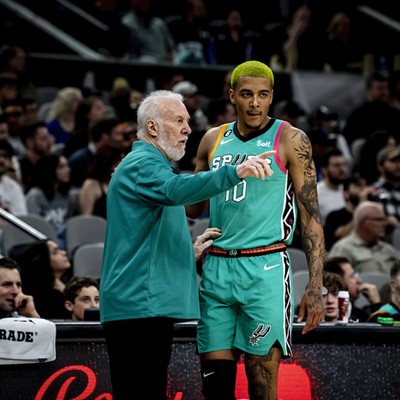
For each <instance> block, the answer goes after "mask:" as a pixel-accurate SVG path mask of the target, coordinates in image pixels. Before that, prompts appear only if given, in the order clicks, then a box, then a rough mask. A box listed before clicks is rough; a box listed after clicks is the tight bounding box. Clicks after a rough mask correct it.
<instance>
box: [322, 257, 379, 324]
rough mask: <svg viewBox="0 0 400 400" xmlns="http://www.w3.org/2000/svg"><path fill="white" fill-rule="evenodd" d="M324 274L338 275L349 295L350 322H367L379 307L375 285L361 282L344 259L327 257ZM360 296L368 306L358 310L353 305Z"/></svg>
mask: <svg viewBox="0 0 400 400" xmlns="http://www.w3.org/2000/svg"><path fill="white" fill-rule="evenodd" d="M324 272H331V273H334V274H338V275H339V276H340V277H341V278H342V279H343V282H344V284H345V285H346V287H347V290H348V292H349V295H350V303H351V305H352V307H351V315H350V321H352V322H367V320H368V317H369V315H370V314H371V313H372V312H374V311H375V310H377V309H378V308H379V307H380V306H381V299H380V296H379V293H378V289H377V287H376V286H375V285H373V284H371V283H367V282H363V281H362V279H361V278H360V276H359V274H358V273H357V272H356V271H355V270H354V267H353V265H352V264H351V263H350V262H349V260H348V259H347V258H346V257H329V258H327V259H326V260H325V262H324ZM360 295H363V296H365V297H366V298H367V299H368V301H369V303H370V304H369V305H367V306H364V307H363V308H358V307H356V306H355V305H354V303H355V301H356V300H357V299H358V298H359V296H360Z"/></svg>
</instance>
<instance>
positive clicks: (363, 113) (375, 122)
mask: <svg viewBox="0 0 400 400" xmlns="http://www.w3.org/2000/svg"><path fill="white" fill-rule="evenodd" d="M399 118H400V110H399V109H397V108H395V107H392V106H391V105H390V89H389V77H388V75H386V74H382V73H379V72H376V73H374V74H372V75H370V76H369V77H368V78H367V81H366V90H365V97H364V102H363V103H362V104H361V105H358V106H356V107H354V108H353V109H352V110H350V113H349V115H348V116H347V118H346V123H345V125H344V127H343V130H342V134H343V136H344V137H345V138H346V140H347V143H348V145H349V146H350V147H351V145H352V143H353V142H354V141H355V140H356V139H359V138H367V137H368V136H369V135H371V134H372V133H374V132H376V131H377V130H386V131H388V132H389V133H390V134H392V135H393V136H394V137H395V138H396V141H397V142H400V140H399V126H398V121H399Z"/></svg>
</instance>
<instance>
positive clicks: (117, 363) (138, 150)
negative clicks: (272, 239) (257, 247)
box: [100, 90, 275, 400]
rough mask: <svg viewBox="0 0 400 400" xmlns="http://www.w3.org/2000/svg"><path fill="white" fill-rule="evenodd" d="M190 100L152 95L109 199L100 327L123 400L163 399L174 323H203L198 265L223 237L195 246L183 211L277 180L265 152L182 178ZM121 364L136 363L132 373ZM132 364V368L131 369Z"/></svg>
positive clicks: (208, 236) (205, 238)
mask: <svg viewBox="0 0 400 400" xmlns="http://www.w3.org/2000/svg"><path fill="white" fill-rule="evenodd" d="M189 119H190V116H189V113H188V111H187V109H186V107H185V105H184V103H183V96H182V95H181V94H179V93H174V92H170V91H165V90H164V91H156V92H152V93H151V94H150V95H149V96H148V97H147V98H146V99H145V100H143V102H142V103H141V104H140V106H139V108H138V132H137V137H138V139H139V140H138V141H136V142H135V143H133V145H132V150H131V152H129V153H128V155H127V156H126V157H125V158H124V159H123V160H122V161H121V163H120V164H119V165H118V167H117V168H116V170H115V172H114V173H113V176H112V178H111V181H110V185H109V188H108V191H107V231H106V237H105V245H104V257H103V265H102V270H101V277H100V282H101V285H100V304H101V308H100V320H101V322H102V324H103V326H104V333H105V338H106V343H107V348H108V355H109V359H110V372H111V382H112V386H113V395H114V398H115V399H116V400H121V399H127V400H128V399H129V400H130V399H132V393H131V391H132V388H135V390H139V389H138V388H140V389H141V393H143V398H146V399H152V400H161V399H163V400H165V399H166V388H167V377H168V375H167V372H168V364H169V360H170V357H171V347H172V337H173V333H174V323H175V322H176V321H181V320H193V319H199V317H200V311H199V299H198V291H197V275H196V265H195V258H196V259H198V258H199V257H200V255H201V253H202V251H200V252H199V251H198V249H197V248H199V246H200V247H201V248H202V250H205V249H206V248H208V247H209V246H211V244H212V243H213V241H212V239H213V238H215V237H217V236H220V235H221V233H220V231H219V229H208V230H206V232H205V234H204V235H200V239H197V240H196V241H195V243H194V250H193V243H192V238H191V235H190V231H189V227H188V223H187V219H186V214H185V208H184V205H185V204H192V203H196V202H199V201H203V200H205V199H208V198H209V197H212V196H214V195H216V194H218V193H221V192H225V191H226V190H228V189H230V188H232V187H234V186H235V185H237V184H239V183H240V182H241V180H242V178H245V177H247V176H248V177H252V179H255V178H261V179H265V178H266V177H269V176H271V175H272V170H271V168H270V166H269V162H268V160H266V158H267V157H268V156H270V155H272V154H274V153H275V151H267V152H265V153H263V154H260V155H259V156H255V157H253V158H250V159H249V160H248V161H246V162H243V163H242V164H237V165H236V164H234V165H232V164H230V163H228V164H227V165H225V166H224V167H223V168H221V169H219V170H218V171H210V172H207V173H203V174H196V175H194V174H176V173H175V172H174V169H173V165H172V163H173V162H176V161H178V160H180V159H181V158H182V157H183V155H184V154H185V146H186V142H187V139H188V136H189V135H190V133H191V128H190V126H189ZM123 360H127V361H128V364H129V365H128V366H127V365H126V363H125V362H122V361H123ZM132 360H134V361H133V362H129V361H132Z"/></svg>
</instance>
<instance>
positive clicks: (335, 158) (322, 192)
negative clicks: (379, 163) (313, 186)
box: [317, 149, 349, 224]
mask: <svg viewBox="0 0 400 400" xmlns="http://www.w3.org/2000/svg"><path fill="white" fill-rule="evenodd" d="M320 166H321V175H322V180H320V181H319V182H318V183H317V192H318V204H319V209H320V213H321V219H322V224H325V220H326V217H327V216H328V214H329V213H330V212H332V211H334V210H339V209H340V208H343V207H344V206H345V203H344V196H343V182H344V181H345V179H347V178H348V177H349V168H348V164H347V162H346V159H345V158H344V156H343V153H342V152H341V151H340V150H338V149H333V150H330V151H327V152H326V153H324V154H323V155H322V156H321V158H320Z"/></svg>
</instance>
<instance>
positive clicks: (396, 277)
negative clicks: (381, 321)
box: [368, 261, 400, 322]
mask: <svg viewBox="0 0 400 400" xmlns="http://www.w3.org/2000/svg"><path fill="white" fill-rule="evenodd" d="M389 287H390V301H389V302H387V303H385V304H383V305H382V306H381V307H380V308H379V310H377V311H375V312H374V313H372V314H371V316H370V317H369V319H368V322H376V321H377V319H378V317H392V318H393V319H394V320H396V321H400V261H398V262H396V263H395V264H393V266H392V269H391V270H390V281H389Z"/></svg>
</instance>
